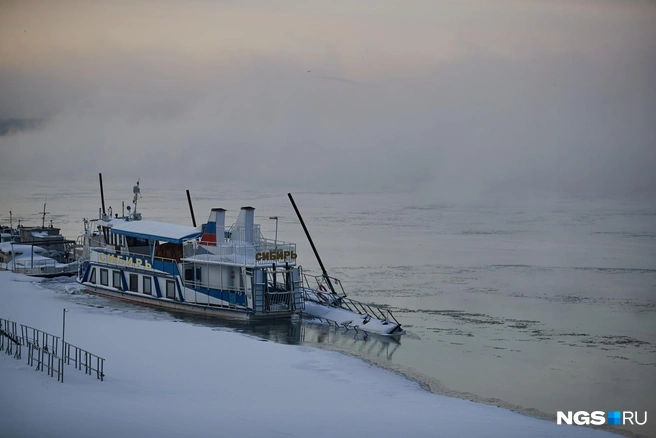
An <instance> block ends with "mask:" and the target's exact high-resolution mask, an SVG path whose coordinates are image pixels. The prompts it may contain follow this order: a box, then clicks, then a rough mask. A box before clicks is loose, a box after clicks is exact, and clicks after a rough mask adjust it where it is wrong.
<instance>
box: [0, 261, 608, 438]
mask: <svg viewBox="0 0 656 438" xmlns="http://www.w3.org/2000/svg"><path fill="white" fill-rule="evenodd" d="M24 279H25V277H20V276H18V275H15V274H11V273H7V272H0V291H1V293H2V300H1V301H0V317H3V318H7V319H9V318H10V319H12V320H14V321H18V322H20V323H23V324H26V325H30V326H33V327H36V328H39V329H41V330H45V331H48V332H50V333H52V334H57V335H58V334H60V333H61V329H62V324H61V318H62V308H64V307H66V308H67V309H70V312H69V313H67V317H66V340H67V341H69V342H71V343H72V344H74V345H77V346H79V347H81V348H85V349H87V350H89V351H91V352H92V353H94V354H97V355H99V356H101V357H104V358H105V359H106V362H105V372H106V377H105V381H104V382H100V381H99V380H96V378H95V377H90V376H87V375H85V374H84V373H83V372H81V371H78V370H75V369H74V368H73V367H70V366H69V367H66V377H65V379H66V382H65V383H64V384H61V383H58V382H57V380H56V378H51V377H48V376H47V375H46V374H45V373H42V372H38V371H35V369H34V368H33V367H30V366H28V365H27V364H26V360H25V358H24V359H23V360H20V361H18V360H16V359H14V358H13V357H11V356H7V355H4V354H2V355H0V388H1V389H0V391H1V394H2V401H3V408H2V409H0V434H2V436H7V437H26V438H27V437H30V438H31V437H42V436H51V437H64V436H66V437H71V438H76V437H80V438H81V437H85V438H86V437H89V436H92V437H96V438H103V437H117V436H124V437H132V436H139V437H141V438H149V437H157V438H164V437H181V436H185V437H219V436H227V437H276V436H285V437H288V436H296V437H335V436H348V437H352V436H359V437H369V436H376V437H428V436H441V437H476V436H481V437H529V436H530V437H556V436H558V437H561V436H567V437H603V436H613V435H612V434H610V433H607V432H602V431H596V430H592V429H587V428H579V427H573V426H558V425H556V424H555V423H553V422H549V421H544V420H538V419H534V418H530V417H526V416H522V415H519V414H516V413H513V412H510V411H506V410H503V409H500V408H496V407H493V406H488V405H481V404H476V403H472V402H469V401H465V400H459V399H451V398H448V397H444V396H438V395H434V394H431V393H429V392H426V391H424V390H422V389H421V388H420V387H419V385H418V384H416V383H415V382H412V381H409V380H407V379H405V378H403V377H401V376H399V375H396V374H393V373H390V372H388V371H384V370H381V369H378V368H375V367H373V366H371V365H369V364H367V363H365V362H363V361H360V360H358V359H356V358H352V357H348V356H344V355H341V354H339V353H335V352H330V351H324V350H320V349H314V348H308V347H302V346H292V345H281V344H275V343H272V342H263V341H261V340H260V339H256V338H252V337H249V336H246V335H243V334H239V333H235V332H231V331H227V330H218V329H212V328H209V327H205V326H196V325H192V324H189V323H184V322H177V321H175V320H173V319H172V318H171V319H170V320H169V319H167V320H161V319H156V318H152V317H149V316H148V315H149V313H148V312H151V311H150V310H144V313H143V315H144V316H145V317H144V318H139V317H138V315H142V314H141V313H136V314H135V313H128V314H125V313H121V312H117V309H115V308H98V307H97V303H98V302H99V301H97V300H96V299H95V298H90V299H89V300H88V301H89V305H88V306H85V305H82V304H76V303H74V302H73V301H72V300H71V296H70V295H67V294H65V293H56V292H54V291H52V290H49V289H45V288H42V287H40V286H39V285H38V284H32V283H30V282H25V281H24ZM16 280H19V281H16ZM135 315H137V316H136V317H135Z"/></svg>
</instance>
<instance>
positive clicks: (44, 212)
mask: <svg viewBox="0 0 656 438" xmlns="http://www.w3.org/2000/svg"><path fill="white" fill-rule="evenodd" d="M47 203H48V199H47V198H46V200H45V202H44V203H43V213H42V214H43V217H42V218H41V229H43V228H45V227H46V214H50V212H49V211H46V204H47Z"/></svg>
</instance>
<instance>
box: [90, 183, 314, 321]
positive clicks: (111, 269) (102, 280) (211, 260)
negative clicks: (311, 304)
mask: <svg viewBox="0 0 656 438" xmlns="http://www.w3.org/2000/svg"><path fill="white" fill-rule="evenodd" d="M135 190H136V186H135ZM135 207H136V203H135ZM225 213H226V210H224V209H222V208H215V209H212V211H211V213H210V217H209V220H208V222H207V223H206V224H204V225H203V226H202V228H201V230H199V229H197V228H195V227H189V226H183V225H176V224H170V223H164V222H157V221H150V220H141V216H140V215H138V214H137V213H136V208H135V209H134V211H133V213H132V214H130V215H128V216H127V217H123V218H117V217H116V218H112V217H111V216H107V215H104V214H102V213H101V214H100V217H99V218H98V219H95V220H91V221H86V220H85V231H84V234H83V236H82V240H83V245H84V246H83V254H82V257H81V266H80V269H79V273H78V279H77V281H78V282H79V283H81V284H83V285H85V286H86V287H87V288H89V289H90V290H91V291H92V292H94V293H97V294H99V295H105V296H109V297H114V298H119V299H123V300H126V301H131V302H136V303H141V304H147V305H151V306H156V307H162V308H166V309H170V310H176V311H182V312H187V313H194V314H203V315H215V316H221V317H225V318H236V319H260V318H285V317H290V316H291V315H292V314H293V313H296V312H299V311H301V310H302V308H303V290H302V285H301V272H300V267H297V266H296V245H295V244H293V243H287V242H281V241H278V240H277V239H275V240H271V239H265V238H264V237H263V236H262V234H261V232H260V227H259V225H257V224H255V223H254V213H255V209H254V208H252V207H243V208H242V209H241V211H240V213H239V216H238V218H237V221H236V222H235V223H234V224H233V225H232V226H231V227H226V226H225Z"/></svg>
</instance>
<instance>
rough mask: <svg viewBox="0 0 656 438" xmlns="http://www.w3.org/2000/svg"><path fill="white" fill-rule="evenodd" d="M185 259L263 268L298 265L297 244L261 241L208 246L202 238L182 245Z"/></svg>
mask: <svg viewBox="0 0 656 438" xmlns="http://www.w3.org/2000/svg"><path fill="white" fill-rule="evenodd" d="M182 255H183V257H184V258H188V259H191V258H193V259H196V260H199V261H200V260H203V261H213V262H219V263H230V264H238V265H247V266H262V265H270V264H272V263H275V264H280V265H284V264H285V263H288V264H290V265H295V264H296V244H293V243H288V242H280V241H273V240H269V239H261V240H259V241H256V244H255V245H253V244H250V243H247V242H241V241H228V242H223V243H221V242H219V243H216V244H214V243H212V244H206V243H201V240H200V238H195V239H189V240H185V241H184V242H183V244H182Z"/></svg>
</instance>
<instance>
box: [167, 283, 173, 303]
mask: <svg viewBox="0 0 656 438" xmlns="http://www.w3.org/2000/svg"><path fill="white" fill-rule="evenodd" d="M166 298H170V299H172V300H174V299H175V281H172V280H166Z"/></svg>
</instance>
